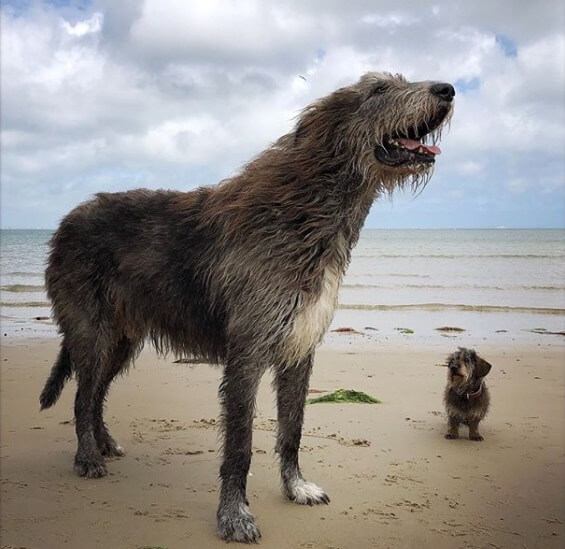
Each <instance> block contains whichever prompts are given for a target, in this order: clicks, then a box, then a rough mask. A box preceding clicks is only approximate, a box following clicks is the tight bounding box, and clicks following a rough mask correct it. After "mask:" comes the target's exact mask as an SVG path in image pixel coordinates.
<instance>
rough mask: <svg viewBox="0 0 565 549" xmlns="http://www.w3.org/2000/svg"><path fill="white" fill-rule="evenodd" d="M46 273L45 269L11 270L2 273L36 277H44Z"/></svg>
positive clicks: (4, 274)
mask: <svg viewBox="0 0 565 549" xmlns="http://www.w3.org/2000/svg"><path fill="white" fill-rule="evenodd" d="M44 275H45V273H44V272H43V271H10V272H9V273H3V274H2V276H31V277H34V278H43V276H44Z"/></svg>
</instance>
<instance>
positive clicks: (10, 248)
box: [0, 229, 565, 345]
mask: <svg viewBox="0 0 565 549" xmlns="http://www.w3.org/2000/svg"><path fill="white" fill-rule="evenodd" d="M51 234H52V231H48V230H2V231H1V232H0V252H1V255H0V302H1V318H0V328H1V333H2V337H3V338H6V337H18V336H19V337H52V336H56V334H57V331H56V326H55V325H54V324H53V322H52V320H51V316H50V315H51V313H50V305H49V302H48V299H47V296H46V293H45V287H44V269H45V264H46V259H47V254H48V241H49V238H50V236H51ZM330 330H331V331H330V332H329V334H328V336H327V338H326V342H327V343H329V344H336V342H337V343H340V344H348V345H351V344H353V345H355V344H356V345H359V344H381V343H390V342H397V343H404V342H407V341H415V342H419V343H424V342H426V343H431V344H438V345H441V344H444V343H445V341H444V340H443V339H442V338H451V339H454V340H455V342H456V343H457V344H459V345H466V344H477V343H481V342H495V343H496V342H501V341H514V342H526V343H532V342H537V343H538V344H539V345H544V344H552V345H553V344H560V343H562V342H563V340H564V339H565V338H564V335H563V334H564V333H565V230H562V229H484V230H483V229H437V230H435V229H391V230H388V229H365V230H363V232H362V234H361V237H360V239H359V242H358V244H357V246H356V247H355V249H354V251H353V254H352V259H351V264H350V266H349V269H348V270H347V273H346V275H345V278H344V281H343V285H342V288H341V291H340V295H339V308H338V310H337V311H336V315H335V317H334V320H333V323H332V325H331V328H330Z"/></svg>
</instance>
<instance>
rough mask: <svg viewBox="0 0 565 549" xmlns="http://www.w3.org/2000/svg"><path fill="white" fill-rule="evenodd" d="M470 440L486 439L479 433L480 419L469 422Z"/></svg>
mask: <svg viewBox="0 0 565 549" xmlns="http://www.w3.org/2000/svg"><path fill="white" fill-rule="evenodd" d="M469 440H477V441H481V440H484V438H483V437H482V435H481V433H479V422H478V421H471V422H470V423H469Z"/></svg>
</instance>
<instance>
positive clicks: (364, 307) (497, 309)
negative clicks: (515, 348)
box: [339, 303, 565, 315]
mask: <svg viewBox="0 0 565 549" xmlns="http://www.w3.org/2000/svg"><path fill="white" fill-rule="evenodd" d="M339 308H340V309H344V310H353V311H446V310H455V311H469V312H477V313H533V314H544V315H564V314H565V309H554V308H550V307H511V306H507V305H465V304H461V303H408V304H404V305H370V304H366V303H359V304H350V303H340V304H339Z"/></svg>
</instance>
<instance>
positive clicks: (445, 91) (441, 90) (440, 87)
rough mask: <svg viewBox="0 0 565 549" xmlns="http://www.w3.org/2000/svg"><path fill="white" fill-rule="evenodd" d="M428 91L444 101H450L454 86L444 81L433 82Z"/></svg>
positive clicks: (452, 96)
mask: <svg viewBox="0 0 565 549" xmlns="http://www.w3.org/2000/svg"><path fill="white" fill-rule="evenodd" d="M430 91H431V92H432V93H433V94H434V95H435V96H436V97H439V98H440V99H443V100H444V101H451V100H452V99H453V98H454V97H455V88H454V87H453V86H452V85H451V84H447V83H445V82H440V83H438V84H434V85H433V86H432V87H431V88H430Z"/></svg>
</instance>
